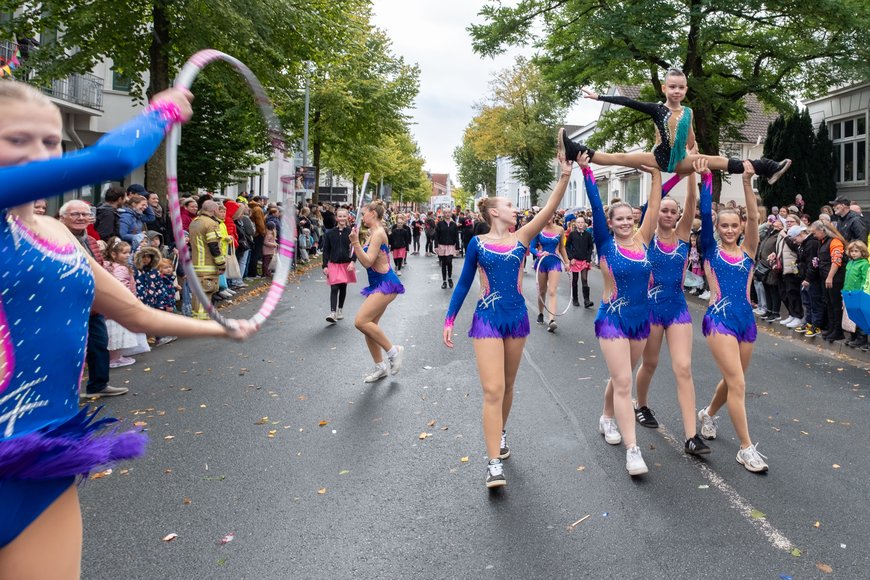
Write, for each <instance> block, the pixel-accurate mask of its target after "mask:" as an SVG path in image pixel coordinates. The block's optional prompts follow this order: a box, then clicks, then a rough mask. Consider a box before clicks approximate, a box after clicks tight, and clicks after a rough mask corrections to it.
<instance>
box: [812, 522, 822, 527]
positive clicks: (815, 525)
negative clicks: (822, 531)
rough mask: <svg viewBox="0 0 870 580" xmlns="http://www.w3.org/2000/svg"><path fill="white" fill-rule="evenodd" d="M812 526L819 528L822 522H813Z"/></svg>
mask: <svg viewBox="0 0 870 580" xmlns="http://www.w3.org/2000/svg"><path fill="white" fill-rule="evenodd" d="M813 527H814V528H821V527H822V522H816V523H814V524H813Z"/></svg>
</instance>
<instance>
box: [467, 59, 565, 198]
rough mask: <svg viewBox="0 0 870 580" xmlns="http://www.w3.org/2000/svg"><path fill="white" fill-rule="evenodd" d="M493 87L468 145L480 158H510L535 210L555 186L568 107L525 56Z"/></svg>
mask: <svg viewBox="0 0 870 580" xmlns="http://www.w3.org/2000/svg"><path fill="white" fill-rule="evenodd" d="M490 87H491V91H492V92H491V94H490V96H489V98H488V101H487V102H485V103H484V104H482V105H480V106H479V108H478V114H477V116H476V117H475V118H474V119H473V120H472V122H471V124H470V125H469V127H468V128H467V129H466V133H465V141H467V143H468V145H469V146H470V147H471V149H472V151H473V153H474V155H475V157H477V158H478V159H481V160H495V158H496V157H498V156H504V157H510V158H511V160H512V162H513V165H514V167H515V172H514V177H516V178H517V179H518V180H519V181H520V182H521V183H523V184H524V185H526V186H527V187H528V188H529V191H530V197H531V202H532V205H537V203H538V196H539V194H540V192H541V191H544V190H546V189H548V188H549V186H550V183H551V182H552V181H553V159H554V158H555V156H556V139H555V134H556V127H557V126H559V125H560V124H561V123H562V120H563V118H564V116H565V107H564V106H562V105H561V103H560V102H559V100H558V99H557V98H556V95H555V92H554V90H553V87H552V85H551V84H550V83H548V82H547V81H546V80H545V79H544V78H543V76H542V75H541V73H540V70H539V69H538V67H537V66H536V65H535V64H534V63H532V62H530V61H528V60H526V59H524V58H522V57H520V58H517V60H516V63H515V64H514V66H513V67H511V68H509V69H506V70H503V71H501V72H500V73H498V74H497V75H496V76H495V78H494V79H493V81H492V82H491V83H490Z"/></svg>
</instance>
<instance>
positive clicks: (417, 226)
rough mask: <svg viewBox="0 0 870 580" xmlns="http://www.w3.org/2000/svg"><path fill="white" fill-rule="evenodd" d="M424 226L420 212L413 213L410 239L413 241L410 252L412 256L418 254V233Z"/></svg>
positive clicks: (421, 231)
mask: <svg viewBox="0 0 870 580" xmlns="http://www.w3.org/2000/svg"><path fill="white" fill-rule="evenodd" d="M425 227H426V224H425V223H423V220H421V219H420V214H414V217H413V219H412V220H411V239H412V241H413V246H412V252H411V254H412V255H414V256H419V255H420V235H421V234H422V233H423V229H424V228H425Z"/></svg>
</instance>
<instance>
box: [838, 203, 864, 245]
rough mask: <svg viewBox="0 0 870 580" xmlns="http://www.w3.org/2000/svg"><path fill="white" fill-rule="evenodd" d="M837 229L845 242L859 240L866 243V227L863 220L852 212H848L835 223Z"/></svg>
mask: <svg viewBox="0 0 870 580" xmlns="http://www.w3.org/2000/svg"><path fill="white" fill-rule="evenodd" d="M837 229H839V230H840V234H841V235H842V236H843V237H844V238H846V241H847V242H854V241H855V240H859V241H862V242H864V243H865V244H866V243H867V226H866V225H865V224H864V218H862V217H861V216H860V215H858V214H857V213H856V212H854V211H849V213H847V214H846V215H844V216H843V217H841V218H840V219H839V220H838V221H837Z"/></svg>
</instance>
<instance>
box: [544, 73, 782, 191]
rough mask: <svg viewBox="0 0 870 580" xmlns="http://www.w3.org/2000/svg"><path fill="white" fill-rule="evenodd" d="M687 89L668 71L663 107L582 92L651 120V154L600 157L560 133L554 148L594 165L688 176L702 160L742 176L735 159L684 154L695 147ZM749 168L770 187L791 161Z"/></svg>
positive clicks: (682, 76) (758, 161)
mask: <svg viewBox="0 0 870 580" xmlns="http://www.w3.org/2000/svg"><path fill="white" fill-rule="evenodd" d="M687 88H688V87H687V79H686V75H685V74H683V72H682V71H681V70H679V69H674V68H672V69H668V72H667V74H666V75H665V83H664V84H663V85H662V92H664V94H665V98H666V101H665V104H661V103H639V102H637V101H635V100H632V99H629V98H628V97H618V96H611V97H608V96H605V95H597V94H595V93H593V92H591V91H587V90H586V89H582V90H583V92H584V93H585V94H584V95H583V96H584V97H586V98H587V99H594V100H599V101H604V102H607V103H613V104H615V105H622V106H624V107H631V108H632V109H635V110H637V111H640V112H642V113H646V114H647V115H649V116H650V117H652V120H653V123H655V126H656V145H655V147H653V150H652V153H646V152H635V153H604V152H601V151H595V150H593V149H589V148H588V147H586V146H585V145H580V144H579V143H575V142H574V141H571V140H570V139H568V136H567V134H566V133H564V132H562V133H561V134H560V138H559V143H558V147H559V149H560V150H561V151H563V152H564V153H565V156H566V157H567V158H568V159H577V158H578V156H579V155H580V154H581V153H586V154H588V155H589V160H590V161H592V162H593V163H597V164H598V165H624V166H626V167H633V168H635V169H642V168H643V166H647V167H656V166H658V168H659V169H661V170H662V171H667V172H668V173H682V174H684V175H686V174H689V173H691V172H692V164H693V163H694V162H695V160H696V159H699V158H705V159H706V160H707V163H708V165H709V167H710V169H716V170H721V171H727V172H728V173H743V167H744V166H743V163H742V162H741V161H740V160H739V159H728V158H726V157H716V156H712V155H699V154H697V153H688V154H687V151H686V149H689V150H691V149H693V148H694V147H695V129H694V128H693V126H692V125H693V123H692V109H690V108H689V107H684V106H683V105H682V104H681V103H682V102H683V99H684V98H685V96H686V90H687ZM752 166H753V168H754V169H755V173H756V174H758V175H760V176H762V177H766V178H767V181H768V183H771V184H773V183H776V181H777V180H778V179H779V178H780V177H781V176H782V174H783V173H785V172H786V171H787V170H788V168H789V167H790V166H791V160H790V159H785V160H783V161H780V162H776V161H773V160H771V159H765V158H761V159H756V160H753V161H752Z"/></svg>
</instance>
